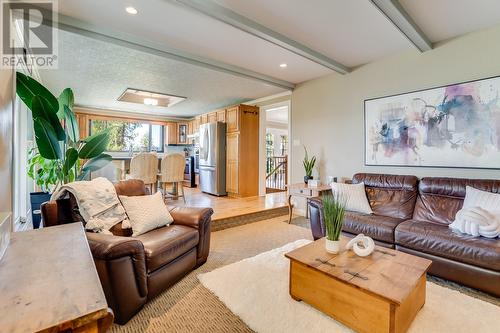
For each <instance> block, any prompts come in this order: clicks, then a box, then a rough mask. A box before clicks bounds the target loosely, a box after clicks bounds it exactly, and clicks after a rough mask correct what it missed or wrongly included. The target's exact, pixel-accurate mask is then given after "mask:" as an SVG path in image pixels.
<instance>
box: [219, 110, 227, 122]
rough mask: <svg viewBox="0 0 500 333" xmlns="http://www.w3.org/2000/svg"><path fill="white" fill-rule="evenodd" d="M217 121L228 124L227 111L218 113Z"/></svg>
mask: <svg viewBox="0 0 500 333" xmlns="http://www.w3.org/2000/svg"><path fill="white" fill-rule="evenodd" d="M217 121H220V122H222V123H225V122H226V110H219V111H217Z"/></svg>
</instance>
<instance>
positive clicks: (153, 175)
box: [129, 153, 158, 193]
mask: <svg viewBox="0 0 500 333" xmlns="http://www.w3.org/2000/svg"><path fill="white" fill-rule="evenodd" d="M157 175H158V157H157V155H156V154H151V153H140V154H139V155H136V156H134V157H133V158H132V160H131V161H130V177H129V178H131V179H140V180H142V181H143V182H144V184H145V185H146V186H149V187H150V189H151V193H154V192H156V181H157Z"/></svg>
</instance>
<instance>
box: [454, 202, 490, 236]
mask: <svg viewBox="0 0 500 333" xmlns="http://www.w3.org/2000/svg"><path fill="white" fill-rule="evenodd" d="M450 228H452V229H455V230H458V231H459V232H461V233H464V234H468V235H472V236H474V237H479V236H483V237H487V238H495V237H498V236H499V235H500V214H499V213H496V214H495V213H493V212H489V211H487V210H485V209H483V208H481V207H470V208H462V209H461V210H459V211H458V212H457V215H456V216H455V221H453V223H452V224H450Z"/></svg>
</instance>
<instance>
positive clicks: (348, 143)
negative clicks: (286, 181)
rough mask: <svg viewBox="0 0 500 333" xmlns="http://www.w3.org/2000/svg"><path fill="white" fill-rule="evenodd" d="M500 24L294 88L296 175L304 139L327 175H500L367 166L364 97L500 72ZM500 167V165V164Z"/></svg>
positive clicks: (499, 174)
mask: <svg viewBox="0 0 500 333" xmlns="http://www.w3.org/2000/svg"><path fill="white" fill-rule="evenodd" d="M499 41H500V26H498V27H495V28H493V29H489V30H485V31H481V32H477V33H473V34H469V35H466V36H462V37H460V38H457V39H454V40H450V41H448V42H446V43H442V44H441V45H439V46H436V47H435V49H433V50H431V51H428V52H425V53H420V52H418V51H416V50H408V51H405V52H403V53H401V54H398V55H395V56H391V57H387V58H384V59H382V60H379V61H377V62H374V63H371V64H368V65H365V66H362V67H359V68H357V69H356V70H354V71H353V72H351V73H350V74H347V75H340V74H336V73H334V74H331V75H328V76H325V77H322V78H319V79H316V80H312V81H308V82H305V83H303V84H300V85H299V86H298V87H297V88H296V89H295V90H294V92H293V94H292V115H291V117H292V118H291V125H292V137H291V139H290V145H291V149H292V153H293V154H292V156H293V157H292V158H293V159H292V163H291V169H292V181H295V182H297V181H301V180H302V178H303V173H304V171H303V168H302V165H301V163H302V162H301V161H302V158H303V156H304V153H303V148H302V146H293V140H294V139H298V140H300V143H301V144H305V145H306V146H307V147H308V149H309V152H310V154H315V155H316V156H317V157H318V159H319V173H320V176H321V178H322V180H323V181H324V180H326V178H327V176H337V177H352V175H353V174H354V173H356V172H375V173H393V174H414V175H417V176H449V177H470V178H498V179H500V171H499V170H480V169H439V168H408V167H399V168H398V167H368V166H364V129H363V126H364V124H363V122H364V120H363V101H364V100H365V99H367V98H373V97H381V96H386V95H391V94H399V93H405V92H409V91H413V90H419V89H425V88H431V87H435V86H441V85H446V84H452V83H458V82H462V81H468V80H473V79H480V78H485V77H490V76H495V75H500V42H499ZM498 167H499V168H500V165H499V166H498Z"/></svg>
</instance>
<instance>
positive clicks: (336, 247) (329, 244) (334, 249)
mask: <svg viewBox="0 0 500 333" xmlns="http://www.w3.org/2000/svg"><path fill="white" fill-rule="evenodd" d="M325 247H326V252H328V253H333V254H337V253H339V252H340V241H332V240H329V239H326V240H325Z"/></svg>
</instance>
